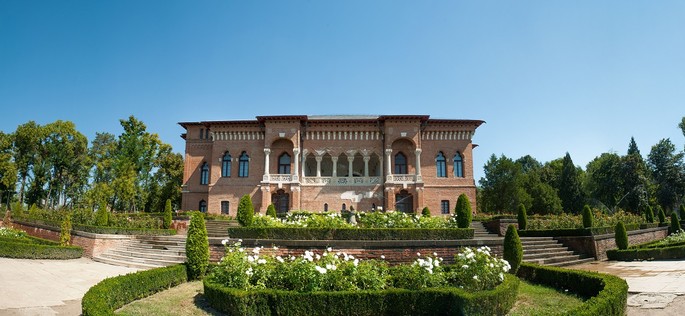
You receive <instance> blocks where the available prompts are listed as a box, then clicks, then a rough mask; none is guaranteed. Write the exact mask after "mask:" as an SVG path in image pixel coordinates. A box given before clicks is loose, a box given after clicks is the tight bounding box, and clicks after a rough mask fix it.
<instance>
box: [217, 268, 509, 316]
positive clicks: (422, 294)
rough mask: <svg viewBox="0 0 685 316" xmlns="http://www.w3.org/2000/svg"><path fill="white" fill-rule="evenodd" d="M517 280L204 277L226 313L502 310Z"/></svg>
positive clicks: (331, 314) (464, 312) (478, 312)
mask: <svg viewBox="0 0 685 316" xmlns="http://www.w3.org/2000/svg"><path fill="white" fill-rule="evenodd" d="M518 288H519V280H518V279H517V278H516V277H515V276H512V275H506V276H505V281H504V282H503V283H502V284H500V285H499V286H497V287H496V288H495V289H493V290H490V291H479V292H467V291H465V290H462V289H459V288H453V287H450V288H430V289H424V290H418V291H411V290H406V289H389V290H384V291H355V292H350V291H336V292H308V293H300V292H291V291H276V290H255V291H243V290H238V289H232V288H227V287H224V286H222V285H219V284H216V283H212V282H210V281H208V280H205V281H204V295H205V299H206V300H207V302H209V304H210V305H211V306H212V307H213V308H215V309H217V310H219V311H221V312H224V313H227V314H229V315H258V316H259V315H292V316H295V315H322V316H324V315H325V316H335V315H393V316H394V315H505V314H506V313H507V312H508V311H509V310H510V309H511V308H512V306H513V305H514V303H515V302H516V297H517V294H518Z"/></svg>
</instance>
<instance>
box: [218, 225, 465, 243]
mask: <svg viewBox="0 0 685 316" xmlns="http://www.w3.org/2000/svg"><path fill="white" fill-rule="evenodd" d="M228 236H231V238H246V239H286V240H455V239H472V238H473V228H444V229H427V228H296V227H269V228H266V227H229V228H228Z"/></svg>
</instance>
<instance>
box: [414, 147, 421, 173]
mask: <svg viewBox="0 0 685 316" xmlns="http://www.w3.org/2000/svg"><path fill="white" fill-rule="evenodd" d="M414 154H416V175H417V176H421V148H418V149H416V151H415V152H414Z"/></svg>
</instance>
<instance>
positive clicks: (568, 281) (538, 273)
mask: <svg viewBox="0 0 685 316" xmlns="http://www.w3.org/2000/svg"><path fill="white" fill-rule="evenodd" d="M517 275H518V276H519V278H521V279H524V280H526V281H529V282H531V283H535V284H540V285H544V286H549V287H552V288H555V289H558V290H568V292H569V293H572V294H576V295H578V296H580V297H581V298H584V299H585V300H584V302H583V304H581V305H580V306H578V307H576V308H575V309H573V310H571V311H568V312H567V313H565V314H564V315H574V316H582V315H588V316H590V315H603V316H611V315H625V313H626V303H627V299H628V284H627V283H626V281H625V280H623V279H621V278H619V277H616V276H612V275H608V274H600V273H595V272H586V271H578V270H569V269H561V268H556V267H546V266H539V265H535V264H530V263H523V264H522V265H521V267H520V268H519V271H518V273H517Z"/></svg>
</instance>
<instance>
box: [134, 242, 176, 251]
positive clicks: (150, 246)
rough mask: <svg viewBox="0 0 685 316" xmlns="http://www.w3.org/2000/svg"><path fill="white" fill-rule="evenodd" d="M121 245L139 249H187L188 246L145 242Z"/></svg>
mask: <svg viewBox="0 0 685 316" xmlns="http://www.w3.org/2000/svg"><path fill="white" fill-rule="evenodd" d="M121 247H126V248H128V249H139V250H153V251H162V252H163V251H185V250H186V247H185V245H183V246H163V245H149V244H143V243H130V244H123V245H121Z"/></svg>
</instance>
